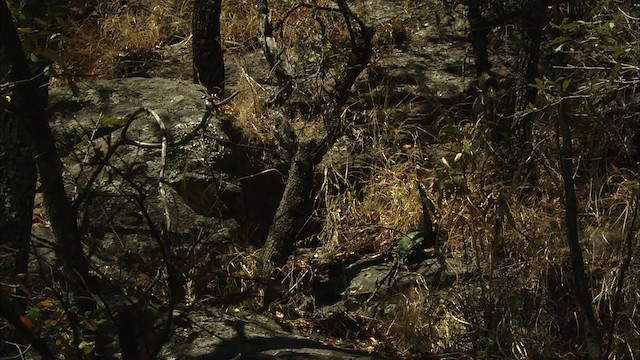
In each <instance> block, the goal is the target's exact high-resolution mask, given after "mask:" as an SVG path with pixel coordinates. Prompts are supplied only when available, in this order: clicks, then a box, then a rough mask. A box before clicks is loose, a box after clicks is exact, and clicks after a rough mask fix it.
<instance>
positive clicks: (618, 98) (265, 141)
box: [65, 0, 640, 359]
mask: <svg viewBox="0 0 640 360" xmlns="http://www.w3.org/2000/svg"><path fill="white" fill-rule="evenodd" d="M273 3H274V4H273V6H274V11H275V13H276V15H281V14H282V12H283V10H284V9H286V8H287V5H286V4H285V3H286V1H282V2H280V1H274V2H273ZM607 3H610V2H609V1H608V2H607ZM616 3H617V2H616ZM602 6H604V2H603V5H602ZM189 9H190V2H189V1H188V0H173V1H154V0H149V1H142V2H128V3H126V4H125V5H123V4H122V2H119V1H109V0H101V1H97V2H96V4H95V5H94V7H93V8H92V10H91V11H90V13H88V14H86V13H85V14H82V16H80V15H78V16H77V17H76V18H75V19H72V20H69V23H68V26H69V27H68V28H67V29H66V30H65V31H66V35H67V40H66V43H65V45H66V46H65V56H66V61H67V63H68V64H69V65H70V68H71V69H72V70H73V71H75V72H76V74H77V78H78V79H83V78H84V77H90V78H105V79H109V78H117V77H121V76H130V75H132V74H133V75H135V74H136V73H139V72H148V71H150V70H151V69H152V68H153V67H154V66H162V61H161V57H160V56H159V55H158V54H159V52H160V51H172V50H171V49H178V48H179V47H184V46H186V44H188V43H189V28H190V13H189ZM223 9H224V14H223V20H222V23H223V26H222V28H223V32H224V35H223V38H224V45H223V46H224V47H225V49H226V51H227V54H228V55H229V58H232V57H235V56H242V55H243V54H245V53H250V52H253V51H254V50H255V49H258V48H259V42H258V39H257V29H258V25H257V23H258V20H257V11H256V8H255V6H254V4H253V2H249V1H242V0H229V1H225V2H224V5H223ZM594 9H601V10H602V8H598V7H594ZM81 10H82V9H78V11H77V12H78V13H82V11H81ZM636 10H637V7H636ZM615 13H616V12H615V11H614V10H611V14H608V13H606V11H605V10H602V13H601V14H599V15H597V16H595V17H594V18H595V19H596V20H597V21H614V20H611V19H614V15H616V16H617V15H619V13H618V14H615ZM636 15H637V12H636ZM325 16H326V18H325V19H324V21H325V22H326V23H327V24H331V23H332V22H338V21H339V20H338V19H334V18H333V17H336V16H338V15H337V14H328V15H325ZM615 19H616V20H615V21H616V26H619V28H620V29H621V30H620V32H619V33H617V34H613V35H619V36H620V39H618V40H623V41H628V43H629V46H630V47H631V48H632V50H631V51H629V52H625V53H624V54H622V55H621V56H623V57H625V56H626V58H623V59H622V60H620V61H621V62H623V63H627V62H628V64H629V67H627V68H623V69H620V70H619V71H621V72H625V71H626V75H624V74H622V75H620V76H623V77H624V76H626V77H625V78H626V79H630V80H629V81H635V83H634V84H631V85H628V86H627V87H626V88H624V89H622V87H623V84H620V83H618V84H615V83H614V82H611V81H609V82H607V78H608V76H607V74H606V71H605V70H602V71H600V73H601V77H600V80H599V82H598V83H592V84H589V83H588V82H587V81H585V78H588V77H589V76H593V72H591V73H589V72H587V71H583V70H580V69H577V70H575V71H574V72H573V73H572V75H568V76H573V78H572V79H574V81H576V82H577V83H578V84H580V85H582V86H584V88H583V94H584V95H585V98H584V100H582V101H576V103H575V106H576V108H577V109H579V110H580V111H581V112H583V113H585V114H588V116H584V118H583V120H581V121H580V122H579V125H578V126H576V128H575V129H574V130H575V132H574V139H575V148H576V154H577V158H576V167H577V169H576V172H575V173H576V186H577V193H578V199H579V209H580V218H579V220H580V225H581V229H582V232H581V234H580V236H581V241H582V245H583V250H584V257H585V261H586V263H587V267H588V270H589V277H590V285H591V289H592V293H593V296H594V307H595V309H596V314H597V317H598V321H599V322H600V323H601V324H602V325H603V329H609V326H611V324H610V322H611V321H612V318H611V311H612V309H613V303H614V292H615V290H616V280H617V278H618V276H619V268H620V264H621V262H622V260H623V259H624V258H625V256H627V255H628V253H627V250H626V248H625V241H626V237H627V234H628V232H629V229H631V226H632V224H631V221H632V215H633V209H634V206H636V196H637V192H638V189H637V185H635V186H633V183H632V182H633V181H637V177H638V173H637V172H638V168H637V167H635V166H637V164H635V163H634V161H633V159H634V157H635V159H637V156H638V155H637V154H634V153H633V151H634V150H633V147H634V146H636V149H637V144H636V145H634V143H633V141H636V142H637V141H638V140H637V138H638V133H637V131H638V128H637V126H638V124H640V120H639V118H638V116H639V115H638V114H639V113H640V109H639V108H638V104H637V103H638V102H637V100H629V99H632V95H630V92H633V91H637V88H638V83H640V80H639V78H638V74H639V73H640V72H638V70H637V62H635V65H633V64H634V63H633V60H634V59H635V60H636V61H637V59H638V55H637V54H638V46H639V43H638V39H637V34H636V35H635V36H636V38H635V39H634V38H633V36H632V35H629V32H631V30H632V29H635V30H637V29H638V24H637V20H636V21H635V23H634V21H633V20H630V18H624V17H622V18H615ZM625 21H628V22H630V23H633V24H630V25H628V28H625V26H627V25H626V24H625ZM317 24H318V23H317V22H315V21H314V20H313V19H312V17H311V13H310V10H309V9H302V10H301V11H298V12H296V13H294V14H292V15H291V16H290V17H288V18H287V20H286V22H285V25H284V26H283V29H285V30H284V31H283V33H282V34H281V35H282V36H283V39H284V40H285V43H287V44H289V45H290V46H293V47H295V49H297V50H295V51H294V52H288V53H287V56H289V60H291V63H292V64H294V65H295V69H294V72H295V73H296V74H297V75H298V76H305V77H307V78H309V79H311V80H313V82H315V83H316V84H323V83H326V82H327V81H331V80H330V78H331V76H332V72H333V71H339V69H336V67H335V64H339V63H341V61H342V59H340V56H341V53H340V52H339V47H340V41H343V38H344V33H343V31H344V29H340V28H339V27H336V26H330V27H329V28H328V30H327V31H328V32H327V36H329V38H330V39H331V40H330V42H331V43H332V44H335V48H334V49H331V48H324V49H321V48H317V45H318V44H322V43H321V42H319V41H315V40H314V38H313V36H316V35H317V29H316V28H315V27H316V26H317ZM634 24H635V25H634ZM307 29H315V30H307ZM403 29H404V27H403V25H402V24H398V23H389V24H387V25H386V26H385V27H382V28H381V29H379V30H380V31H379V33H378V35H377V36H378V37H379V39H378V40H377V41H378V44H379V45H385V46H386V45H388V44H393V43H396V42H398V41H402V42H404V41H410V40H407V38H406V34H404V35H403V33H402V31H403ZM385 34H386V35H385ZM613 35H610V36H613ZM384 36H386V38H385V37H384ZM594 36H595V35H594ZM607 36H609V35H607ZM398 39H400V40H398ZM316 40H317V39H316ZM549 41H551V40H549ZM611 41H616V40H613V39H612V40H611ZM307 42H308V43H307ZM585 42H586V41H585ZM582 45H583V46H585V47H586V46H594V45H593V44H586V43H583V44H582ZM545 46H551V45H550V44H549V43H547V44H546V45H545ZM325 51H326V52H328V54H324V52H325ZM318 54H322V55H321V56H320V55H318ZM316 55H318V56H320V58H322V59H323V61H324V62H325V63H324V64H323V65H322V66H320V67H318V66H317V59H318V58H316V57H315V56H316ZM585 56H588V54H585ZM589 61H593V62H597V61H596V60H595V59H591V58H586V59H585V64H589ZM183 65H184V66H183V67H184V68H189V69H190V65H189V66H187V65H185V64H183ZM596 65H597V64H594V66H596ZM633 66H635V68H634V67H633ZM318 70H319V71H318ZM249 71H250V69H240V71H239V75H238V76H237V79H235V80H234V81H237V83H236V84H234V85H232V86H233V87H234V88H236V89H237V90H239V91H240V95H239V96H238V97H237V98H236V99H235V100H234V102H233V103H232V108H233V113H234V117H235V121H236V123H235V126H236V128H238V129H240V130H241V133H242V134H243V136H244V138H245V140H246V141H247V142H250V143H254V144H255V143H260V144H262V145H265V146H268V147H272V148H273V147H275V146H277V145H276V144H277V141H276V140H275V138H274V134H273V131H274V126H273V123H272V122H271V119H270V118H269V116H268V113H266V110H265V107H264V105H263V102H264V100H265V99H266V98H267V96H268V94H269V90H270V89H269V88H268V87H265V85H264V84H262V83H261V82H260V81H259V80H257V79H254V78H253V77H252V75H250V73H249ZM314 71H317V72H314ZM634 72H635V73H634ZM634 74H635V75H634ZM175 76H176V77H177V78H188V77H189V76H190V73H189V71H187V72H184V69H183V71H182V72H179V73H176V74H175ZM606 94H611V95H610V96H609V97H608V98H607V96H606ZM298 95H305V96H310V97H313V96H316V95H318V93H312V92H311V90H309V89H300V94H298ZM543 95H548V98H547V99H541V102H540V104H539V105H540V109H539V110H538V111H537V113H536V126H535V129H534V132H535V135H534V139H535V140H534V141H535V146H534V149H535V156H536V157H537V160H536V164H537V166H538V169H539V171H538V173H537V176H538V178H537V181H538V185H537V186H536V188H535V191H533V192H532V191H528V190H527V189H519V188H518V187H517V186H510V185H508V184H507V183H505V182H503V181H501V179H500V176H499V174H496V173H495V172H494V170H492V167H491V159H490V156H491V154H492V149H491V144H490V140H489V138H490V135H489V130H488V129H486V128H485V127H484V125H483V123H482V122H481V121H479V119H477V118H476V117H475V116H476V115H475V114H474V112H473V109H474V107H473V104H459V105H454V106H452V107H450V108H447V109H446V111H441V112H440V115H435V116H433V119H430V122H429V123H428V124H425V123H417V122H410V121H407V120H406V117H405V113H404V112H405V111H407V107H406V106H403V104H402V103H400V104H394V105H393V106H389V105H388V104H377V103H373V104H371V102H368V101H367V99H366V98H365V99H362V98H360V99H354V106H353V107H352V108H349V109H348V110H347V111H345V118H346V119H349V120H348V124H347V125H348V127H347V131H346V133H347V136H346V137H345V138H344V139H341V141H339V142H338V143H337V145H336V149H339V154H338V155H335V154H334V155H335V157H332V156H329V157H328V158H327V159H325V161H324V162H323V166H322V168H321V171H319V174H318V179H320V181H319V183H320V184H319V187H318V192H317V197H316V199H315V200H316V205H317V211H316V217H317V220H318V221H321V223H322V224H323V230H322V233H321V234H320V235H319V236H318V238H319V239H320V240H319V245H320V248H319V250H318V253H317V254H318V256H317V257H315V258H301V259H292V261H290V262H289V263H288V264H287V265H286V266H285V268H284V269H283V273H285V274H286V276H285V285H286V289H284V290H283V293H282V294H281V296H280V298H278V300H277V301H275V302H274V303H272V304H271V306H270V307H268V310H269V311H271V312H273V313H275V312H280V313H282V314H284V316H285V318H287V319H289V321H290V322H291V323H292V324H295V325H298V326H301V327H303V326H306V327H309V328H312V329H315V330H320V331H322V332H324V333H325V334H328V335H329V336H333V337H336V338H337V340H336V341H343V342H345V343H346V342H348V343H351V344H356V345H357V346H359V347H361V348H363V349H367V350H376V351H382V352H383V353H386V354H388V355H390V356H406V357H409V356H411V355H415V354H420V353H423V354H434V356H435V355H442V356H448V358H465V357H466V358H520V359H524V358H566V357H571V358H582V356H583V355H584V353H585V349H583V348H576V347H575V344H576V343H582V342H581V340H580V339H578V338H577V331H578V326H579V325H578V321H577V320H576V319H577V316H578V315H577V314H578V312H579V309H578V307H577V305H576V304H575V303H574V301H573V300H572V288H571V284H572V275H571V272H570V265H569V264H570V259H569V252H568V249H567V246H566V240H565V234H564V229H565V225H564V205H563V202H562V197H563V191H562V177H561V174H560V170H559V165H558V161H557V159H558V154H557V153H558V151H557V144H556V138H555V131H556V130H555V122H554V111H553V109H552V108H548V107H546V106H547V105H548V104H549V103H548V102H547V101H546V100H549V101H553V100H554V98H553V95H552V94H551V92H549V93H544V92H543ZM636 96H637V94H636ZM362 97H366V94H363V95H362ZM432 101H437V100H436V99H432ZM362 103H365V104H367V105H361V104H362ZM623 103H624V104H623ZM616 107H617V108H622V109H623V110H624V111H627V113H626V114H624V113H620V111H618V110H616ZM598 112H599V113H600V114H601V115H598V116H596V115H593V114H597V113H598ZM470 119H472V120H470ZM309 122H310V121H309V120H308V119H304V118H302V117H301V118H300V120H299V121H298V122H297V123H298V124H300V127H302V128H304V127H305V126H308V125H306V124H308V123H309ZM634 136H635V138H633V137H634ZM633 139H636V140H633ZM635 151H637V150H635ZM345 158H346V160H345ZM416 181H419V182H421V183H422V184H425V185H426V186H427V187H428V190H429V192H430V196H431V197H432V199H434V200H435V201H434V202H435V203H436V207H437V215H436V216H437V222H438V224H439V225H440V226H441V227H442V228H443V229H446V232H447V233H448V241H447V242H446V244H445V248H444V252H445V254H446V256H447V258H451V259H456V260H457V261H458V262H459V263H462V264H464V266H466V267H470V268H475V269H476V270H475V271H474V272H473V273H474V275H473V276H471V277H470V278H464V279H463V278H460V279H455V280H453V281H452V283H451V284H449V285H448V286H442V287H437V286H433V285H428V284H427V283H426V282H425V281H424V279H420V278H419V279H417V281H416V284H415V286H413V287H411V288H409V289H407V290H406V291H405V292H404V293H401V294H389V295H388V297H387V298H386V299H385V300H384V301H385V302H386V303H385V304H383V305H380V306H379V307H373V306H368V305H366V304H365V305H364V306H360V307H349V306H347V307H345V308H343V309H341V310H340V311H338V310H333V311H332V312H330V313H323V312H322V311H321V309H316V308H314V306H313V305H312V304H313V302H314V299H313V294H312V291H311V290H310V287H311V286H312V284H313V282H314V276H319V275H315V274H316V273H317V274H320V273H321V272H322V271H323V269H326V268H327V267H329V266H330V265H331V262H332V261H335V260H336V259H354V258H355V257H357V256H364V255H367V254H392V253H393V252H394V251H395V249H396V247H397V243H398V240H399V239H400V238H401V237H402V235H403V234H406V233H408V232H410V231H413V230H415V229H417V228H418V226H419V224H420V221H421V218H422V209H421V207H420V198H419V195H418V190H417V187H416ZM636 226H637V225H636ZM636 234H637V233H636ZM636 234H633V235H632V236H633V244H634V248H633V255H634V256H635V258H634V259H633V262H632V264H631V267H630V268H629V270H628V273H627V280H626V281H625V282H624V287H623V288H622V301H621V307H620V313H619V314H618V316H617V318H616V320H615V321H616V324H615V340H614V345H615V347H614V349H613V353H612V355H611V357H610V358H611V359H623V358H633V356H636V357H637V356H638V354H639V353H638V344H640V305H639V304H640V286H639V284H640V265H639V263H638V256H640V245H639V243H640V242H639V241H638V237H637V235H636ZM254 250H255V249H254V248H252V247H251V246H248V247H247V248H246V249H235V250H234V251H235V253H233V254H225V255H224V257H225V259H227V260H228V262H229V263H228V264H227V266H226V267H225V268H226V269H227V270H228V271H229V272H231V273H233V272H236V273H244V275H245V276H246V275H249V276H250V275H251V273H250V271H251V269H252V268H254V267H255V256H254ZM247 269H249V270H247ZM247 272H249V273H248V274H247ZM211 286H212V287H218V288H217V289H215V295H219V294H223V293H225V292H232V291H237V290H243V289H244V288H245V287H247V286H249V285H247V283H246V282H243V281H237V282H230V283H228V284H224V283H214V284H213V285H211ZM212 292H213V291H212ZM265 296H266V295H265ZM378 300H379V301H380V299H378ZM192 301H197V299H195V300H193V299H192ZM258 302H259V301H258V300H255V299H254V300H250V301H248V302H246V303H244V306H245V307H247V308H249V307H252V306H256V307H257V306H259V305H258ZM391 306H393V308H394V310H393V311H389V310H386V311H385V308H389V307H391Z"/></svg>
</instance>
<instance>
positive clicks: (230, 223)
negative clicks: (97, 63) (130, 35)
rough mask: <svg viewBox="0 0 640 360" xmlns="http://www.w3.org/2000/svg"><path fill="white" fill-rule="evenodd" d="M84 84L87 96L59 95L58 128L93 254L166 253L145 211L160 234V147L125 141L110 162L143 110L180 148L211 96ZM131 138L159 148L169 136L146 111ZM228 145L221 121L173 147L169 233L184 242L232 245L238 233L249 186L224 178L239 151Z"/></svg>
mask: <svg viewBox="0 0 640 360" xmlns="http://www.w3.org/2000/svg"><path fill="white" fill-rule="evenodd" d="M79 87H80V92H79V94H78V96H73V94H72V93H71V90H69V89H68V88H57V89H52V90H51V92H50V97H51V111H52V112H53V124H52V127H53V129H54V134H55V136H56V138H57V139H58V141H59V144H60V146H59V149H60V153H61V154H60V155H61V157H62V158H63V162H64V163H65V165H66V170H67V172H66V174H67V181H68V184H69V185H68V188H67V189H68V191H69V193H70V194H71V195H72V196H73V197H76V198H77V197H83V203H82V204H80V209H81V210H82V213H83V216H84V218H85V225H86V226H87V228H88V230H89V231H90V233H91V238H92V239H93V240H94V241H93V242H92V243H91V244H90V248H91V250H93V251H95V254H96V255H98V256H99V257H100V256H101V257H107V258H108V257H110V256H113V254H117V253H125V254H126V253H140V252H141V251H143V250H144V252H145V253H146V254H153V253H154V252H156V251H157V250H158V249H157V246H155V245H152V244H155V241H154V240H153V237H152V236H150V235H151V233H153V230H152V229H151V228H150V226H149V224H148V220H147V218H146V215H145V214H144V211H143V208H144V209H146V211H147V212H148V214H149V218H150V219H151V220H152V221H153V223H154V224H155V225H154V226H155V227H156V228H159V227H160V224H162V223H163V221H165V214H164V213H165V211H164V206H163V203H162V201H161V200H162V199H161V197H160V194H159V191H158V188H159V174H160V170H161V167H162V166H163V164H162V157H161V149H160V148H158V147H156V148H145V147H139V146H135V145H129V144H122V145H119V146H118V148H117V150H116V151H115V153H114V154H113V156H111V157H110V158H109V159H105V158H104V157H105V154H108V153H109V152H110V150H111V148H113V147H114V146H115V144H117V143H118V141H119V139H121V137H122V135H123V134H122V132H123V131H122V129H123V126H124V125H125V122H126V119H127V116H129V115H131V114H132V113H134V112H135V111H136V110H137V109H139V108H140V107H145V108H148V109H151V110H153V111H155V112H156V113H157V114H158V115H159V117H160V118H161V119H162V122H164V125H165V128H166V136H167V139H168V140H169V141H173V142H179V141H180V140H181V139H183V138H184V137H185V136H187V135H188V134H189V133H191V132H193V131H194V130H195V129H196V127H197V125H198V124H199V123H200V121H201V119H202V117H203V115H204V114H205V110H206V108H205V101H204V99H203V97H202V93H201V92H200V89H199V87H198V86H195V85H193V84H190V83H187V82H181V81H173V80H166V79H144V78H128V79H121V80H113V81H96V82H91V83H83V84H79ZM126 136H127V138H128V139H131V140H137V141H140V142H147V143H159V142H161V141H162V130H161V129H160V126H159V125H158V123H157V122H156V120H154V118H153V117H152V116H151V115H150V114H149V113H147V112H142V113H140V114H139V115H137V116H136V118H135V120H134V121H133V122H132V123H131V126H130V127H129V129H128V130H127V134H126ZM89 140H91V141H89ZM228 143H229V139H228V137H227V136H226V135H225V133H224V131H223V128H222V120H221V119H220V118H218V117H217V116H211V118H210V119H207V123H206V125H205V126H204V127H203V129H201V130H200V131H199V132H198V134H197V136H195V137H194V138H193V139H192V140H190V141H188V142H186V143H184V144H181V145H179V146H170V147H169V149H168V151H167V157H166V161H165V164H164V167H165V170H164V174H165V175H164V179H163V181H164V184H165V186H164V187H165V190H166V199H167V203H168V210H169V216H170V219H171V229H170V230H171V231H172V232H174V237H176V241H178V243H181V242H185V241H192V240H193V239H194V237H198V239H199V241H201V242H204V243H207V242H209V241H215V242H217V243H220V242H228V241H230V235H231V233H232V232H233V231H234V228H237V225H234V224H235V221H234V220H233V219H231V216H232V212H231V210H232V209H233V208H234V207H235V206H237V199H238V196H239V194H240V191H241V189H240V186H239V185H238V184H237V183H234V182H233V181H229V180H228V178H229V175H228V174H226V173H224V172H222V169H224V168H226V167H228V165H229V161H230V158H231V155H232V151H231V149H230V148H229V147H228V146H227V145H226V144H228ZM105 161H106V162H108V165H107V166H105V167H104V168H103V169H102V170H101V173H100V175H99V176H97V178H96V179H95V181H94V182H93V183H91V184H90V189H91V190H90V191H88V192H84V191H85V190H84V188H85V187H86V186H87V184H88V182H89V181H90V180H89V179H90V178H91V176H92V174H93V172H95V171H96V170H97V169H98V166H99V164H101V163H104V162H105ZM167 185H168V186H167ZM142 205H144V206H142ZM214 217H215V218H217V219H214ZM103 250H104V251H103ZM90 255H93V254H90ZM146 257H148V256H145V258H146ZM111 260H115V259H111ZM156 260H157V259H156ZM144 261H145V262H148V261H149V260H147V259H144Z"/></svg>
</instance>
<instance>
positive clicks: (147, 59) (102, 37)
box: [67, 0, 191, 78]
mask: <svg viewBox="0 0 640 360" xmlns="http://www.w3.org/2000/svg"><path fill="white" fill-rule="evenodd" d="M190 9H191V6H190V1H189V0H175V1H170V2H163V1H153V2H152V3H149V4H144V5H143V4H137V3H135V4H134V3H132V4H128V5H122V4H120V3H119V2H116V1H112V0H105V1H101V2H98V3H97V4H96V5H95V6H94V8H93V11H92V12H91V13H89V14H88V15H87V16H86V17H84V18H81V19H78V20H75V21H74V22H73V23H72V24H71V26H70V28H69V29H68V30H67V31H68V36H69V41H68V44H67V51H68V54H69V56H70V57H72V58H70V59H69V62H70V63H72V64H74V65H75V68H76V69H77V70H76V71H78V72H79V74H78V75H85V76H86V75H91V76H95V77H98V78H114V77H123V76H131V75H139V73H144V72H145V71H147V70H148V68H149V67H150V66H151V64H153V62H154V61H155V60H156V59H157V58H158V54H157V50H158V49H159V48H161V47H164V46H167V45H171V44H175V43H178V42H180V41H184V40H186V39H187V38H188V37H189V34H190V28H191V13H190Z"/></svg>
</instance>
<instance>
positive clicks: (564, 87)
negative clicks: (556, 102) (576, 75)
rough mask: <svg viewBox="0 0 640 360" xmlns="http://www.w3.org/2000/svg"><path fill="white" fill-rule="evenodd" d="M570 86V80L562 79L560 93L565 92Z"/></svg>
mask: <svg viewBox="0 0 640 360" xmlns="http://www.w3.org/2000/svg"><path fill="white" fill-rule="evenodd" d="M570 84H571V79H564V81H562V91H563V92H565V91H567V89H568V88H569V85H570Z"/></svg>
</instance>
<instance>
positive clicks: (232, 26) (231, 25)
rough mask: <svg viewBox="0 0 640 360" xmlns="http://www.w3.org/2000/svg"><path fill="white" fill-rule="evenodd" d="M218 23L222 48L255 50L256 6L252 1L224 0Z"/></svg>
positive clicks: (257, 44) (257, 23) (256, 39)
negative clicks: (220, 26) (220, 25)
mask: <svg viewBox="0 0 640 360" xmlns="http://www.w3.org/2000/svg"><path fill="white" fill-rule="evenodd" d="M270 5H271V4H270ZM274 5H275V4H274ZM220 23H221V24H222V29H221V32H222V34H221V36H222V39H223V41H222V46H223V48H226V49H227V50H229V51H232V52H239V53H243V52H249V51H252V50H255V49H256V48H258V47H259V46H260V45H259V43H258V29H259V26H258V25H259V20H258V7H257V5H256V3H255V2H254V1H247V0H231V1H225V2H224V4H223V5H222V14H221V15H220Z"/></svg>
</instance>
